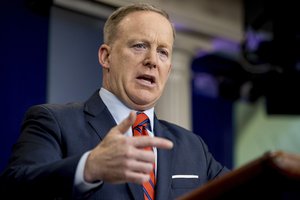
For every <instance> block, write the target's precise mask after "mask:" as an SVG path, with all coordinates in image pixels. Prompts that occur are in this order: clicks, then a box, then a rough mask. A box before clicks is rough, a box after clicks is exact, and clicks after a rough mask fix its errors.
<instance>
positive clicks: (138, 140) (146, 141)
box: [133, 136, 173, 149]
mask: <svg viewBox="0 0 300 200" xmlns="http://www.w3.org/2000/svg"><path fill="white" fill-rule="evenodd" d="M133 145H134V146H135V147H137V148H144V147H156V148H161V149H172V148H173V142H172V141H171V140H168V139H165V138H162V137H150V136H140V137H133Z"/></svg>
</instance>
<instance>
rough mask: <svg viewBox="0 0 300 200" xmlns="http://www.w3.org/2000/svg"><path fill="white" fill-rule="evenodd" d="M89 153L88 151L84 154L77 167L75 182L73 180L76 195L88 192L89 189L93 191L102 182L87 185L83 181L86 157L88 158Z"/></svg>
mask: <svg viewBox="0 0 300 200" xmlns="http://www.w3.org/2000/svg"><path fill="white" fill-rule="evenodd" d="M90 152H91V151H88V152H86V153H84V154H83V155H82V156H81V158H80V160H79V162H78V165H77V169H76V173H75V180H74V187H75V190H76V193H79V194H83V193H86V192H88V191H89V190H91V189H94V188H96V187H98V186H99V185H101V184H102V181H99V182H96V183H88V182H86V181H85V180H84V167H85V163H86V160H87V157H88V156H89V154H90Z"/></svg>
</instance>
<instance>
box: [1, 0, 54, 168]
mask: <svg viewBox="0 0 300 200" xmlns="http://www.w3.org/2000/svg"><path fill="white" fill-rule="evenodd" d="M27 2H28V1H24V0H14V1H4V2H2V3H1V6H0V13H1V14H0V15H1V17H0V20H1V21H0V25H1V32H0V34H1V35H0V36H1V37H0V41H1V42H0V44H1V48H0V51H1V53H0V58H1V59H0V60H1V61H0V62H1V67H0V70H1V71H0V72H1V73H0V76H1V78H0V87H1V90H0V93H1V97H0V105H1V107H2V108H1V111H2V112H1V115H0V133H1V139H0V152H1V153H0V171H2V170H3V168H4V166H5V165H6V164H7V161H8V157H9V155H10V153H11V148H12V145H13V143H15V141H16V139H17V138H18V136H19V130H20V124H21V121H22V118H23V115H24V112H25V111H26V110H27V109H28V107H29V106H31V105H33V104H37V103H44V102H45V100H46V82H47V80H46V71H47V48H48V47H47V45H48V24H49V22H48V21H49V16H48V13H47V12H46V13H45V12H39V13H37V12H35V11H34V10H33V9H32V7H30V6H29V4H28V3H27Z"/></svg>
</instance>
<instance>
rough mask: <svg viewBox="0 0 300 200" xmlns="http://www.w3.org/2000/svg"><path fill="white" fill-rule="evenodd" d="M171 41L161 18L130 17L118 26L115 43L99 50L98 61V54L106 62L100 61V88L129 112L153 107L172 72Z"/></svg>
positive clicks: (142, 13) (153, 15) (137, 14)
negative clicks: (105, 54)
mask: <svg viewBox="0 0 300 200" xmlns="http://www.w3.org/2000/svg"><path fill="white" fill-rule="evenodd" d="M173 41H174V39H173V32H172V27H171V24H170V22H169V21H168V20H167V19H166V18H165V17H163V16H162V15H160V14H158V13H155V12H150V11H138V12H134V13H131V14H129V15H128V16H126V17H125V18H124V19H123V20H122V21H121V22H120V24H119V26H118V32H117V35H116V39H115V40H114V42H113V43H112V44H110V46H107V45H106V46H105V45H104V46H102V47H101V48H102V50H101V48H100V51H99V56H100V57H101V51H102V53H103V51H104V52H106V53H107V56H104V58H107V59H106V60H105V62H103V61H102V63H101V61H100V63H101V64H102V66H103V68H104V77H103V87H104V88H106V89H108V90H109V91H110V92H112V93H114V94H115V95H116V96H117V97H118V98H119V99H121V100H122V101H123V102H124V103H125V104H126V105H127V106H128V107H130V108H132V109H135V110H145V109H149V108H151V107H153V106H154V105H155V103H156V101H157V100H158V99H159V97H160V96H161V94H162V92H163V89H164V87H165V84H166V82H167V79H168V76H169V73H170V70H171V55H172V46H173ZM102 57H103V55H102ZM100 60H101V59H100Z"/></svg>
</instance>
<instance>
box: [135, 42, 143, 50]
mask: <svg viewBox="0 0 300 200" xmlns="http://www.w3.org/2000/svg"><path fill="white" fill-rule="evenodd" d="M134 47H135V48H142V49H145V48H146V45H145V44H142V43H139V44H135V45H134Z"/></svg>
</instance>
